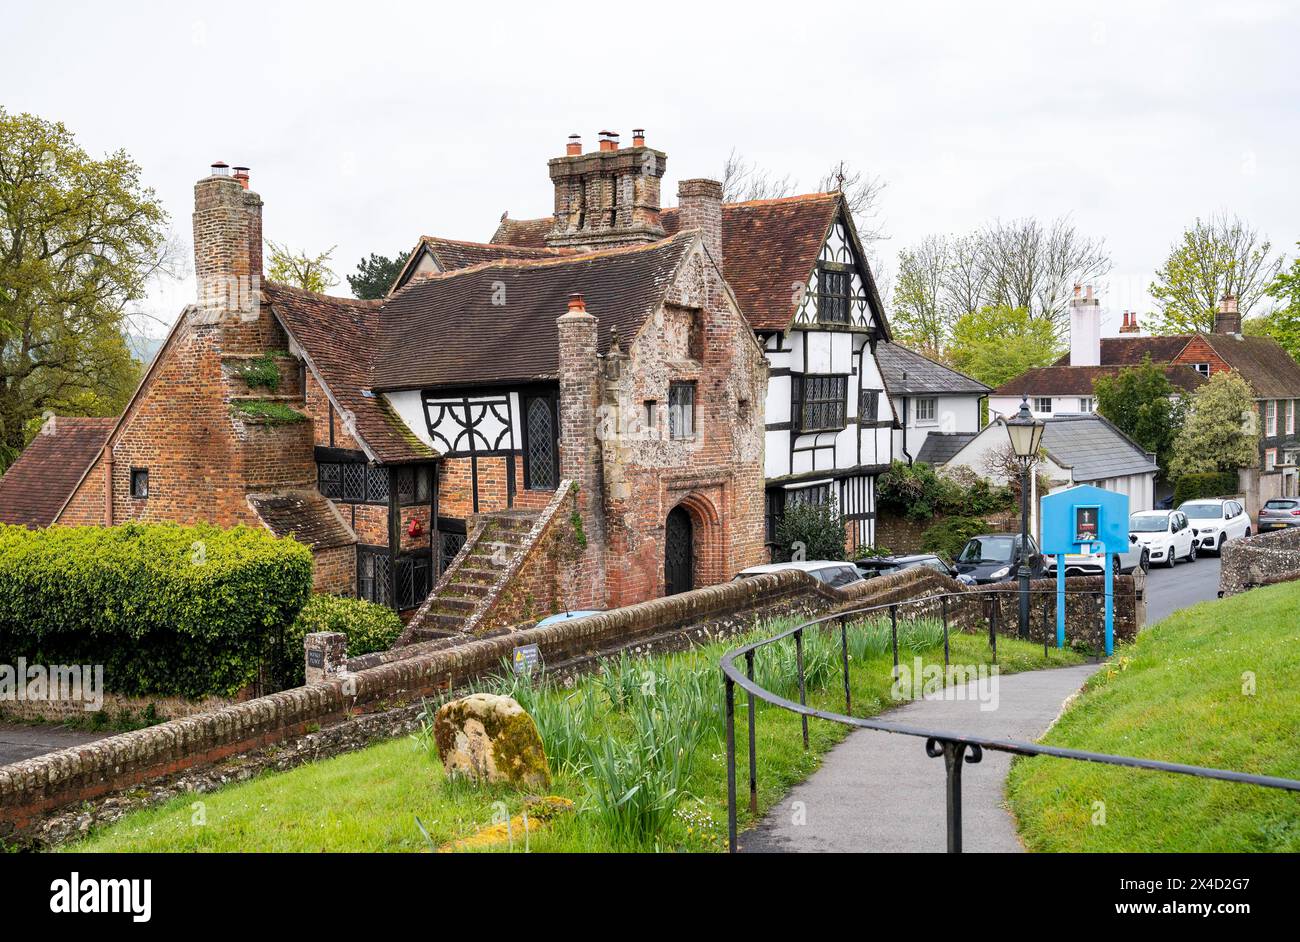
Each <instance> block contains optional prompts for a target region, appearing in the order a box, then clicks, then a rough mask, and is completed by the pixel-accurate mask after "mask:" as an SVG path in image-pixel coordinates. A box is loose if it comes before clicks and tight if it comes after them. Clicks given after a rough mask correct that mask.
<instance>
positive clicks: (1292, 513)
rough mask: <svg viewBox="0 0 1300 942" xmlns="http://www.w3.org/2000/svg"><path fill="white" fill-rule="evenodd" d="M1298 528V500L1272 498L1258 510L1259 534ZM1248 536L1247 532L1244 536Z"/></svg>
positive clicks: (1299, 510)
mask: <svg viewBox="0 0 1300 942" xmlns="http://www.w3.org/2000/svg"><path fill="white" fill-rule="evenodd" d="M1290 527H1300V498H1298V497H1274V498H1273V499H1272V500H1270V501H1267V502H1266V503H1265V504H1264V506H1263V507H1261V508H1259V532H1260V533H1267V532H1268V531H1269V530H1286V529H1288V528H1290ZM1246 535H1247V536H1249V535H1250V534H1249V532H1247V534H1246Z"/></svg>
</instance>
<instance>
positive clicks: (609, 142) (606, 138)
mask: <svg viewBox="0 0 1300 942" xmlns="http://www.w3.org/2000/svg"><path fill="white" fill-rule="evenodd" d="M600 149H601V150H618V132H617V131H601V132H600Z"/></svg>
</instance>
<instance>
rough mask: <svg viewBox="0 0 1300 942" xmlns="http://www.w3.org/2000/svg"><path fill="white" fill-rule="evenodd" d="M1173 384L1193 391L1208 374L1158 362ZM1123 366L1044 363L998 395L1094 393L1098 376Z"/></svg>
mask: <svg viewBox="0 0 1300 942" xmlns="http://www.w3.org/2000/svg"><path fill="white" fill-rule="evenodd" d="M1159 365H1161V366H1163V367H1164V371H1165V376H1167V377H1168V378H1169V382H1171V383H1173V385H1174V386H1176V387H1178V388H1179V389H1182V390H1185V391H1191V390H1193V389H1195V388H1196V387H1197V386H1200V385H1201V384H1202V383H1204V382H1205V377H1204V376H1202V375H1201V374H1200V373H1198V372H1196V370H1194V369H1192V368H1191V367H1190V366H1182V365H1180V364H1176V363H1164V364H1159ZM1123 368H1124V367H1122V366H1044V367H1040V368H1038V369H1033V370H1026V371H1025V372H1023V373H1021V374H1020V375H1019V376H1017V377H1016V378H1015V379H1009V380H1007V381H1006V382H1005V383H1003V384H1002V385H1001V386H999V387H998V388H997V389H995V390H993V395H995V396H1022V395H1029V396H1091V395H1092V384H1093V382H1094V381H1095V380H1096V379H1097V377H1099V376H1114V375H1116V374H1117V373H1119V371H1120V370H1121V369H1123Z"/></svg>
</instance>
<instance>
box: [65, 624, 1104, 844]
mask: <svg viewBox="0 0 1300 942" xmlns="http://www.w3.org/2000/svg"><path fill="white" fill-rule="evenodd" d="M787 624H789V623H788V622H785V623H772V624H769V625H767V626H764V627H763V629H762V630H761V633H762V634H763V635H768V634H771V633H774V632H775V631H776V630H779V629H780V628H783V627H785V626H786V625H787ZM900 629H902V630H901V631H900V634H901V637H902V640H903V642H904V643H905V644H906V647H905V648H903V650H902V651H900V657H901V658H903V659H905V660H906V661H909V662H910V661H911V658H912V657H914V656H917V655H919V656H921V657H922V658H923V659H924V661H925V662H926V663H935V662H937V663H940V664H941V663H942V658H943V649H942V644H941V638H942V635H941V628H940V627H939V626H938V625H936V624H933V623H927V622H921V623H918V624H917V625H915V626H900ZM850 641H851V650H852V652H853V655H852V666H851V670H850V684H851V687H852V691H853V707H854V714H855V715H859V716H868V715H873V714H876V713H879V712H881V711H882V710H884V709H886V708H888V707H889V706H891V705H892V704H893V702H894V701H893V700H892V699H891V696H890V686H891V680H890V667H891V663H892V662H891V658H890V652H889V640H888V628H887V626H885V625H884V624H881V623H873V624H863V625H858V626H854V627H853V629H852V630H851V639H850ZM739 643H740V641H739V640H737V639H732V640H731V641H729V642H728V643H727V644H726V645H712V646H709V647H705V648H699V649H695V650H692V651H688V652H683V653H679V654H674V655H667V656H660V657H652V658H644V659H633V658H628V657H622V658H617V659H611V660H610V661H607V662H606V663H605V664H604V666H603V670H602V671H601V673H600V674H598V675H596V674H593V675H588V676H586V677H583V678H581V679H580V680H579V681H578V682H577V684H576V686H575V687H574V688H573V689H564V688H556V687H551V686H541V685H539V686H536V687H528V686H526V685H525V684H522V683H520V682H518V681H516V680H515V679H514V678H509V679H505V680H501V681H495V682H492V683H485V684H484V686H483V688H482V689H489V690H497V691H500V692H507V693H511V694H512V695H514V696H516V697H517V698H518V699H519V700H520V701H521V703H523V705H524V706H525V708H526V709H528V710H529V712H530V713H532V715H533V716H534V718H535V719H536V720H537V722H538V727H539V729H540V731H541V733H542V738H543V741H544V743H545V745H546V750H547V754H548V756H549V757H550V759H551V764H552V768H553V769H554V770H555V782H554V785H553V788H552V793H553V794H556V795H560V796H563V797H567V798H570V799H572V800H573V801H574V802H575V803H576V806H577V811H576V813H573V814H569V815H565V816H563V817H560V818H558V819H556V820H555V821H554V822H552V823H551V824H550V825H549V826H548V827H547V828H546V829H544V830H542V831H538V832H534V833H532V834H531V835H529V847H530V849H531V850H533V851H604V850H673V851H677V850H681V851H714V852H716V851H721V850H725V849H726V820H727V806H726V754H725V745H724V739H723V721H722V710H721V705H722V695H721V689H722V679H721V672H720V671H719V669H718V658H719V656H720V655H721V654H722V653H723V652H724V651H725V650H726V649H727V648H729V647H734V646H736V645H737V644H739ZM805 657H806V665H807V676H808V684H809V691H810V693H809V700H810V702H811V703H812V704H814V705H817V706H822V707H826V708H830V709H842V708H843V699H842V697H843V693H842V681H841V675H840V668H839V664H840V653H839V635H838V632H834V633H831V634H826V635H821V636H812V635H810V636H809V637H808V638H807V639H806V643H805ZM1081 660H1082V657H1081V656H1080V655H1078V654H1075V653H1074V652H1071V651H1068V650H1067V651H1064V652H1058V651H1055V650H1052V651H1051V652H1050V655H1049V657H1048V659H1047V660H1046V661H1044V658H1043V651H1042V648H1041V647H1037V646H1035V645H1030V644H1026V643H1024V642H1019V641H1015V640H1013V639H1009V638H1000V639H999V642H998V661H999V665H1000V668H1001V670H1002V671H1003V672H1007V673H1010V672H1013V671H1017V670H1026V669H1033V668H1039V667H1043V666H1048V665H1051V666H1059V665H1065V664H1075V663H1079V662H1080V661H1081ZM988 661H989V653H988V646H987V638H986V637H985V636H983V635H961V634H954V635H953V637H952V663H954V664H961V665H977V664H985V663H988ZM757 671H758V675H759V680H760V683H763V684H764V685H765V686H767V687H768V689H773V690H779V691H781V692H783V693H784V694H785V695H786V696H789V697H791V698H792V699H794V698H796V690H797V688H796V687H795V686H794V680H793V644H792V643H791V644H789V645H787V646H786V647H785V649H784V651H783V652H781V653H777V652H775V651H772V650H771V649H769V650H767V651H764V652H760V654H759V655H758V663H757ZM745 702H746V701H745V699H744V698H743V697H739V696H738V698H737V704H736V712H737V716H736V719H737V723H736V743H737V750H738V756H737V765H738V771H737V774H738V779H739V782H738V784H739V789H740V793H741V794H740V799H741V804H742V809H741V813H742V819H741V821H742V826H745V825H749V824H752V823H753V821H752V820H751V818H750V816H749V814H748V811H747V802H746V790H747V785H746V784H745V783H746V772H745V762H746V758H745V756H746V752H745V750H746V743H747V741H748V727H747V724H746V713H745ZM756 726H757V742H758V750H759V754H758V778H759V789H760V791H759V805H760V812H762V811H766V810H767V809H768V808H770V807H771V806H772V805H773V804H775V803H776V802H777V801H779V800H780V799H781V797H782V796H783V795H784V794H785V793H786V791H787V790H788V789H789V788H790V786H792V785H794V784H795V783H797V782H799V781H801V780H802V779H804V778H806V777H807V776H808V774H809V773H811V772H812V771H813V770H814V769H815V768H816V767H817V765H818V763H819V761H820V759H819V757H820V755H821V753H823V752H825V751H826V750H827V749H829V748H830V747H831V746H832V745H834V744H835V743H837V742H839V741H840V740H841V739H843V737H844V736H845V735H846V734H847V732H848V730H847V729H846V728H845V727H843V726H840V725H837V724H831V723H824V722H822V723H819V722H816V721H814V722H812V724H811V726H810V733H811V746H812V748H811V749H810V750H809V751H807V752H805V751H804V750H803V748H802V745H801V737H800V727H799V718H798V717H797V716H795V715H794V714H791V713H787V712H786V711H784V710H779V709H775V708H768V707H765V706H764V705H763V704H762V703H761V702H760V703H759V706H758V720H757V723H756ZM633 789H635V792H634V794H633V795H632V797H631V798H628V799H627V800H621V799H623V798H624V796H626V795H627V794H628V793H629V791H631V790H633ZM196 802H201V803H202V806H201V809H200V808H197V807H195V803H196ZM522 805H523V796H522V795H521V794H520V793H518V792H514V791H510V790H506V789H487V790H480V789H478V788H475V787H474V786H472V785H470V784H468V783H466V782H463V781H448V780H447V779H446V778H445V776H444V775H443V771H442V768H441V766H440V764H439V763H438V760H437V755H436V752H435V751H434V750H432V749H431V747H430V745H429V743H428V742H427V740H423V741H422V740H421V738H420V737H413V738H411V739H402V740H391V741H388V742H384V743H381V744H379V745H376V746H372V747H370V748H368V749H364V750H361V751H358V752H354V753H349V754H345V755H341V756H337V757H334V758H332V759H327V760H324V761H321V762H317V763H313V764H310V765H306V766H303V767H301V768H297V769H293V770H291V771H288V772H281V773H267V774H264V775H262V776H260V777H258V778H257V779H254V780H253V781H250V782H245V783H242V784H238V785H233V786H230V787H227V788H224V789H222V790H220V791H217V792H212V793H208V794H204V795H189V796H181V797H178V798H176V799H174V800H173V801H171V802H169V803H167V804H165V805H161V806H159V807H156V808H150V809H144V810H141V811H138V812H135V813H133V814H130V815H128V816H126V817H125V818H123V819H122V820H120V821H118V822H116V823H114V824H112V825H109V826H106V827H103V828H99V829H97V830H96V831H94V832H92V833H91V835H90V836H89V837H88V839H86V840H84V841H82V842H80V843H78V844H75V845H72V846H71V847H69V848H68V849H70V850H76V851H419V850H425V849H427V848H428V847H429V842H428V841H426V840H425V838H424V837H423V835H422V834H421V833H420V831H419V828H418V827H417V826H416V823H415V819H416V818H417V817H418V818H419V820H420V822H421V823H422V824H423V825H424V827H425V828H426V829H427V831H428V832H429V835H430V839H431V841H432V843H434V844H436V845H441V844H443V843H445V842H448V841H451V840H453V839H456V838H463V837H466V836H469V835H471V834H473V833H474V832H475V831H477V830H478V829H480V828H483V827H486V826H488V825H490V824H493V823H494V822H496V821H499V820H501V819H502V817H503V815H502V814H501V812H502V811H503V810H506V811H508V812H509V813H510V814H511V815H515V814H518V813H519V811H520V810H521V808H522ZM200 812H201V817H196V815H200ZM199 820H202V822H203V823H201V824H200V823H197V821H199ZM490 849H493V850H500V851H505V850H511V849H513V850H515V851H520V850H522V849H523V847H522V841H521V840H519V839H516V841H515V843H514V846H513V847H509V846H498V847H495V848H490Z"/></svg>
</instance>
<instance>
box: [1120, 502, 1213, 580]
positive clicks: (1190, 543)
mask: <svg viewBox="0 0 1300 942" xmlns="http://www.w3.org/2000/svg"><path fill="white" fill-rule="evenodd" d="M1128 532H1129V538H1130V540H1131V539H1133V538H1134V537H1136V538H1137V541H1138V543H1139V544H1140V545H1142V546H1145V547H1146V548H1147V554H1148V556H1149V557H1150V559H1151V565H1153V566H1154V565H1155V564H1156V563H1162V564H1164V565H1165V566H1168V567H1170V568H1171V569H1172V568H1173V566H1174V564H1175V563H1176V562H1178V560H1180V559H1183V560H1186V561H1187V562H1189V563H1191V562H1195V561H1196V549H1197V546H1198V545H1199V541H1198V540H1197V538H1196V534H1195V533H1194V532H1193V530H1192V525H1191V524H1190V523H1188V522H1187V515H1186V514H1185V513H1183V512H1182V511H1181V510H1143V511H1139V512H1138V513H1135V514H1130V515H1129V518H1128Z"/></svg>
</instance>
